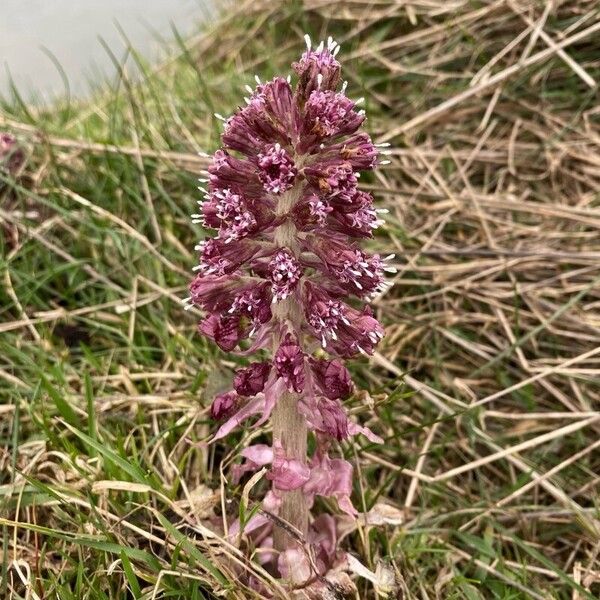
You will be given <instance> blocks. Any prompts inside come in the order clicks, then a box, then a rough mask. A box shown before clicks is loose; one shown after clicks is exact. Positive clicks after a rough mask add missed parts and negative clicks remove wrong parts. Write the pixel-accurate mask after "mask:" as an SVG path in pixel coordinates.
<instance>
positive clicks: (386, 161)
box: [379, 160, 392, 165]
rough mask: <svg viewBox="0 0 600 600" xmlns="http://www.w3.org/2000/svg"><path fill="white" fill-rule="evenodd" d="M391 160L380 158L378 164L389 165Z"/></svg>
mask: <svg viewBox="0 0 600 600" xmlns="http://www.w3.org/2000/svg"><path fill="white" fill-rule="evenodd" d="M391 162H392V161H391V160H380V161H379V164H380V165H389V164H390V163H391Z"/></svg>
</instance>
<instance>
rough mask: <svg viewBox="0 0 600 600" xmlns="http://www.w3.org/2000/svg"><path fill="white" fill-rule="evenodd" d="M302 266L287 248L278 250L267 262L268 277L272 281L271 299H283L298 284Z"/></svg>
mask: <svg viewBox="0 0 600 600" xmlns="http://www.w3.org/2000/svg"><path fill="white" fill-rule="evenodd" d="M300 277H302V267H301V265H300V263H299V262H298V260H297V259H296V258H295V257H294V255H293V254H292V253H291V252H289V251H288V250H285V249H282V250H279V251H278V252H277V253H276V254H275V255H274V256H273V258H272V259H271V261H270V262H269V278H270V279H271V282H272V287H271V291H272V292H273V301H274V302H276V301H279V300H285V298H287V297H288V296H289V295H290V294H291V293H292V291H293V290H294V289H295V288H296V286H297V285H298V282H299V281H300Z"/></svg>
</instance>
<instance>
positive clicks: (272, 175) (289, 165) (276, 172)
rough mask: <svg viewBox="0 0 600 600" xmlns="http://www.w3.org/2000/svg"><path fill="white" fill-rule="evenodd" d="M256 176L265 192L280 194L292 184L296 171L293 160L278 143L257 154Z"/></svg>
mask: <svg viewBox="0 0 600 600" xmlns="http://www.w3.org/2000/svg"><path fill="white" fill-rule="evenodd" d="M258 167H259V173H258V176H259V178H260V180H261V181H262V182H263V185H264V186H265V190H267V192H271V193H272V194H277V195H279V194H282V193H283V192H285V191H287V190H289V189H290V188H291V187H292V186H293V185H294V179H296V175H297V173H298V171H297V169H296V167H295V166H294V161H293V160H292V159H291V158H290V155H289V154H288V153H287V152H286V151H285V150H284V149H283V148H282V147H281V145H280V144H279V143H277V144H274V145H272V146H269V147H267V148H266V149H265V150H264V152H261V153H260V154H259V155H258Z"/></svg>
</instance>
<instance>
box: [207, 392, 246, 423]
mask: <svg viewBox="0 0 600 600" xmlns="http://www.w3.org/2000/svg"><path fill="white" fill-rule="evenodd" d="M238 404H239V398H238V395H237V394H236V393H235V392H226V393H224V394H219V395H218V396H215V399H214V400H213V403H212V405H211V407H210V416H211V417H212V418H213V419H217V420H220V419H225V418H227V417H229V416H231V415H232V414H233V413H234V412H235V409H236V407H237V405H238Z"/></svg>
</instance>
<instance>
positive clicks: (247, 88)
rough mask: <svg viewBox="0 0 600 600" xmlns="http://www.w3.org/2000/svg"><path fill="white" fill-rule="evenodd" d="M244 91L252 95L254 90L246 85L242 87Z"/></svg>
mask: <svg viewBox="0 0 600 600" xmlns="http://www.w3.org/2000/svg"><path fill="white" fill-rule="evenodd" d="M244 89H245V90H246V91H247V92H248V93H249V94H254V90H253V89H252V88H251V87H250V86H249V85H248V84H246V85H245V86H244Z"/></svg>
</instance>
